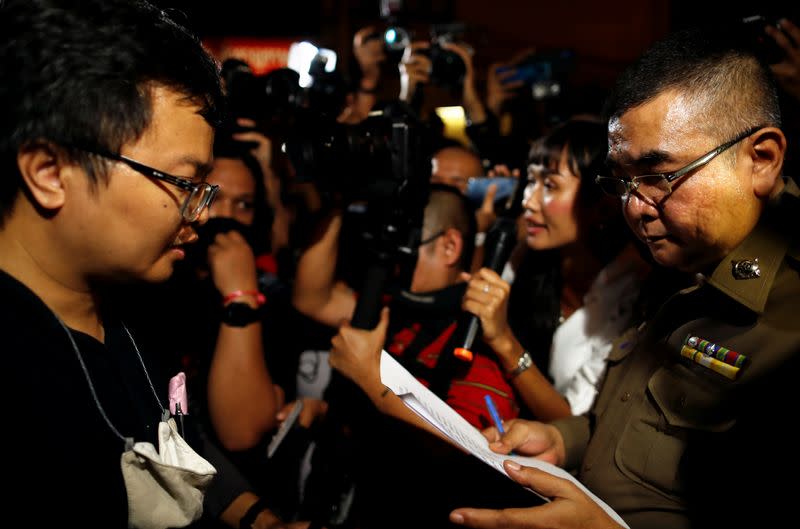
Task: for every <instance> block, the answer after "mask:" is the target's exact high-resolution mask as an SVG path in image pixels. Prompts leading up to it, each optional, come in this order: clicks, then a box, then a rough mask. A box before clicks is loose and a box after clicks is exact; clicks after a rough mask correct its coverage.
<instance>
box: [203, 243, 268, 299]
mask: <svg viewBox="0 0 800 529" xmlns="http://www.w3.org/2000/svg"><path fill="white" fill-rule="evenodd" d="M208 266H209V269H210V270H211V277H212V279H213V281H214V286H216V287H217V290H218V291H219V293H220V294H222V295H223V296H226V295H228V294H230V293H231V292H234V291H236V290H244V291H255V290H257V289H258V283H257V279H256V259H255V256H254V255H253V250H252V248H250V245H249V244H247V241H246V240H245V238H244V237H243V236H242V234H240V233H239V232H238V231H229V232H226V233H219V234H217V236H216V237H215V238H214V242H213V243H212V244H211V246H209V247H208Z"/></svg>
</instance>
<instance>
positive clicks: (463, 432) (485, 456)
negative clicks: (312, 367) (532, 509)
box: [381, 351, 628, 527]
mask: <svg viewBox="0 0 800 529" xmlns="http://www.w3.org/2000/svg"><path fill="white" fill-rule="evenodd" d="M381 381H382V382H383V384H384V385H385V386H386V387H388V388H389V389H391V390H392V391H393V392H394V393H395V395H397V396H398V397H400V398H401V399H402V400H403V402H404V403H405V405H406V406H408V407H409V408H411V409H412V410H413V411H414V412H415V413H417V414H418V415H420V416H421V417H422V418H423V419H425V420H426V421H428V422H429V423H431V424H432V425H433V426H434V427H435V428H436V429H438V430H439V431H441V432H442V433H443V434H444V435H445V436H446V437H448V438H450V439H451V440H452V441H453V442H454V443H456V444H457V445H458V446H460V447H461V448H463V449H464V450H466V451H468V452H469V453H471V454H472V455H474V456H475V457H477V458H478V459H480V460H481V461H483V462H484V463H486V464H487V465H489V466H491V467H494V468H495V469H496V470H497V471H498V472H500V473H502V474H503V475H505V476H507V474H506V471H505V470H504V469H503V461H505V460H506V459H511V460H514V461H516V462H517V463H519V464H520V465H524V466H528V467H533V468H536V469H539V470H542V471H544V472H547V473H548V474H552V475H554V476H556V477H559V478H563V479H566V480H569V481H571V482H573V483H575V484H576V485H577V486H578V487H579V488H580V489H581V490H583V491H584V492H585V493H586V494H587V495H588V496H589V497H590V498H592V499H593V500H594V501H595V502H596V503H597V504H598V505H599V506H600V507H602V508H603V510H605V511H606V512H607V513H608V514H609V516H611V517H612V518H613V519H614V520H616V521H617V523H619V524H621V525H622V526H624V527H628V525H627V524H626V523H625V522H624V521H623V520H622V518H620V516H619V515H618V514H617V513H616V512H614V510H613V509H612V508H611V507H609V506H608V505H606V504H605V502H603V500H601V499H600V498H598V497H597V496H595V495H594V494H592V492H591V491H590V490H589V489H587V488H586V487H584V486H583V485H582V484H581V483H580V482H579V481H578V480H576V479H575V478H574V477H572V475H571V474H569V473H568V472H567V471H565V470H564V469H562V468H559V467H557V466H555V465H551V464H549V463H545V462H544V461H540V460H538V459H534V458H532V457H524V456H518V455H512V456H509V455H501V454H497V453H495V452H492V450H491V449H490V448H489V442H488V441H487V440H486V438H485V437H484V436H483V434H481V432H479V431H478V430H477V429H475V427H474V426H472V425H471V424H470V423H469V422H467V420H466V419H464V418H463V417H462V416H461V415H459V414H458V413H457V412H456V411H455V410H454V409H453V408H451V407H450V406H448V405H447V404H446V403H445V402H444V401H442V400H441V399H440V398H439V397H437V396H436V395H435V394H434V393H433V392H431V391H430V390H429V389H428V388H426V387H425V386H423V385H422V384H421V383H420V382H419V381H418V380H417V379H416V378H414V376H413V375H411V373H409V372H408V371H407V370H406V369H405V368H404V367H403V366H401V365H400V364H399V363H398V362H397V360H395V359H394V358H393V357H392V355H390V354H389V353H387V352H386V351H383V353H382V354H381ZM509 479H510V478H509ZM533 492H534V493H536V491H533ZM537 494H538V493H537ZM539 496H540V497H542V498H544V496H541V495H539ZM544 499H545V500H547V501H549V499H548V498H544Z"/></svg>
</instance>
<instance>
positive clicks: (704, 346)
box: [683, 334, 747, 367]
mask: <svg viewBox="0 0 800 529" xmlns="http://www.w3.org/2000/svg"><path fill="white" fill-rule="evenodd" d="M683 343H684V344H685V345H688V346H689V347H691V348H692V349H697V350H698V351H700V352H702V353H703V354H707V355H708V356H712V357H714V358H716V359H717V360H721V361H722V362H725V363H726V364H728V365H730V366H733V367H742V366H743V365H744V363H745V362H746V361H747V357H746V356H745V355H743V354H740V353H737V352H736V351H731V350H730V349H728V348H726V347H722V346H719V345H717V344H715V343H714V342H709V341H708V340H706V339H704V338H700V337H699V336H692V335H691V334H689V335H687V336H686V339H685V340H683Z"/></svg>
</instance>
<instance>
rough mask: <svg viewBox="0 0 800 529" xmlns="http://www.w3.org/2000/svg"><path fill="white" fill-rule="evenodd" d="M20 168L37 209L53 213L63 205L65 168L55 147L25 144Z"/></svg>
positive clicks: (29, 194)
mask: <svg viewBox="0 0 800 529" xmlns="http://www.w3.org/2000/svg"><path fill="white" fill-rule="evenodd" d="M17 167H18V168H19V172H20V175H22V181H23V182H24V183H25V186H26V187H27V189H28V192H29V193H28V196H29V197H30V198H31V200H32V201H33V203H34V206H36V207H37V209H40V210H45V211H47V212H50V213H54V212H55V211H56V210H58V209H60V208H61V207H62V206H63V205H64V199H65V192H64V170H65V169H66V167H65V165H64V163H63V158H62V157H60V156H59V153H58V152H57V151H56V149H55V148H53V147H52V146H51V145H47V144H43V143H37V144H34V145H28V146H26V147H22V148H21V149H20V150H19V152H18V153H17Z"/></svg>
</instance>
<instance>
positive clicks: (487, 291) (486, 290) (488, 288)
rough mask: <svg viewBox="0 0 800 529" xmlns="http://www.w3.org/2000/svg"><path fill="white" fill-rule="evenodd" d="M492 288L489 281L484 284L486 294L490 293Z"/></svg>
mask: <svg viewBox="0 0 800 529" xmlns="http://www.w3.org/2000/svg"><path fill="white" fill-rule="evenodd" d="M491 288H492V287H490V286H489V283H486V284H485V285H483V293H484V294H488V293H489V290H491Z"/></svg>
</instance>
